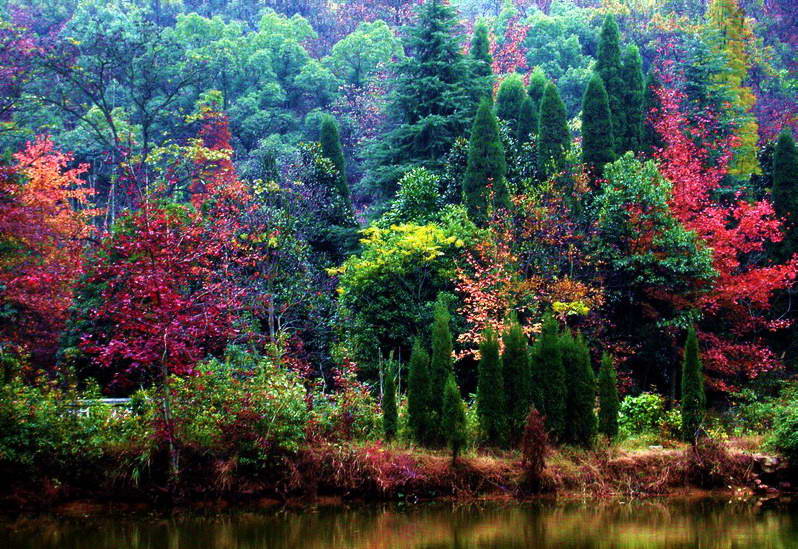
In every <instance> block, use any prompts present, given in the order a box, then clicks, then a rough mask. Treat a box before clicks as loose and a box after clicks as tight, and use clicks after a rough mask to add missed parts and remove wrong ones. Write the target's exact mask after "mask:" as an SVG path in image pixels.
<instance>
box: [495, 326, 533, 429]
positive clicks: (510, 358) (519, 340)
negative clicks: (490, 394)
mask: <svg viewBox="0 0 798 549" xmlns="http://www.w3.org/2000/svg"><path fill="white" fill-rule="evenodd" d="M502 343H503V344H504V352H503V353H502V368H503V370H502V374H503V378H504V398H505V401H506V403H507V421H508V427H509V431H510V442H515V441H516V440H518V438H519V437H520V436H521V431H522V430H523V428H524V422H525V421H526V416H527V414H529V406H530V405H531V404H532V402H531V400H530V391H531V387H530V384H531V380H530V369H529V346H528V345H527V341H526V336H525V335H524V332H523V330H522V329H521V325H520V324H519V323H518V321H517V320H514V321H513V322H512V323H511V324H510V327H509V328H508V329H507V330H506V331H505V332H504V333H503V334H502Z"/></svg>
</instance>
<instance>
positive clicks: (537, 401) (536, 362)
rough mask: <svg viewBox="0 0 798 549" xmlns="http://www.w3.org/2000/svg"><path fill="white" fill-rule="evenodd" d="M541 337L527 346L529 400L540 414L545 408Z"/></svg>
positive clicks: (544, 375) (544, 378)
mask: <svg viewBox="0 0 798 549" xmlns="http://www.w3.org/2000/svg"><path fill="white" fill-rule="evenodd" d="M540 349H541V338H540V337H538V338H537V339H535V342H534V343H533V344H532V345H530V346H529V401H530V402H531V403H532V406H534V407H535V409H536V410H538V411H539V412H540V413H541V415H542V414H543V410H544V409H545V408H546V406H545V403H544V402H543V388H544V386H545V382H546V373H545V371H544V370H543V368H544V365H543V360H542V357H541V352H540Z"/></svg>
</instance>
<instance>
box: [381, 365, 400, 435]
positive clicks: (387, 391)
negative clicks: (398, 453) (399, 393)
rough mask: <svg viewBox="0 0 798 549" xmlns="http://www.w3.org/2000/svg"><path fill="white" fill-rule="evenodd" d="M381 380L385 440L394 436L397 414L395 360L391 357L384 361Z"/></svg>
mask: <svg viewBox="0 0 798 549" xmlns="http://www.w3.org/2000/svg"><path fill="white" fill-rule="evenodd" d="M383 376H384V379H383V381H382V429H383V432H384V433H385V440H393V439H394V438H395V437H396V430H397V425H398V416H397V413H396V383H395V379H396V361H395V360H394V359H393V357H391V358H390V359H388V360H387V361H386V362H385V371H384V373H383Z"/></svg>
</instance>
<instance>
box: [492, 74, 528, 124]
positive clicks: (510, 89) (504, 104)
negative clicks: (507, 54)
mask: <svg viewBox="0 0 798 549" xmlns="http://www.w3.org/2000/svg"><path fill="white" fill-rule="evenodd" d="M527 97H529V96H528V95H527V93H526V89H524V81H523V79H522V78H521V75H520V74H517V73H512V74H510V75H508V76H507V77H505V79H504V80H502V83H501V85H500V86H499V91H498V92H497V94H496V116H497V117H498V118H499V119H500V120H503V121H505V122H506V123H507V125H508V127H509V129H510V134H511V135H512V136H513V137H515V138H516V139H518V138H519V136H520V132H521V125H522V124H523V122H524V121H523V120H522V116H523V114H522V108H523V102H524V99H525V98H527Z"/></svg>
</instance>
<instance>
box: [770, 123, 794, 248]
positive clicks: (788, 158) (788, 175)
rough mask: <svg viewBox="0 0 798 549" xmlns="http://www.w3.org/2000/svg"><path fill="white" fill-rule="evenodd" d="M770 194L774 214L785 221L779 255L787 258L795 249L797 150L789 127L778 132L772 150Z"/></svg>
mask: <svg viewBox="0 0 798 549" xmlns="http://www.w3.org/2000/svg"><path fill="white" fill-rule="evenodd" d="M772 195H773V207H774V208H775V210H776V214H777V215H778V216H779V217H781V218H783V219H784V220H785V231H784V233H785V234H784V240H782V241H781V243H780V250H781V254H780V255H781V258H782V259H784V260H787V259H789V258H790V257H792V255H793V254H794V253H796V252H798V151H797V150H796V147H795V140H794V139H793V137H792V134H791V133H790V132H789V131H788V130H784V131H782V132H781V134H780V135H779V138H778V140H777V141H776V147H775V148H774V150H773V191H772Z"/></svg>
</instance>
